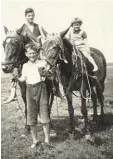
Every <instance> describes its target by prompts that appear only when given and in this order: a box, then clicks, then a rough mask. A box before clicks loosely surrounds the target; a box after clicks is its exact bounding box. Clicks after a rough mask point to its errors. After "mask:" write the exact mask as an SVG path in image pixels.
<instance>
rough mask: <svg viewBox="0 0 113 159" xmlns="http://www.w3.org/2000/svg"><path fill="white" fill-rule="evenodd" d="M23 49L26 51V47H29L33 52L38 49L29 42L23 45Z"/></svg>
mask: <svg viewBox="0 0 113 159" xmlns="http://www.w3.org/2000/svg"><path fill="white" fill-rule="evenodd" d="M25 49H26V51H28V49H31V50H33V51H35V52H37V51H38V50H37V48H36V46H35V45H34V44H31V43H29V44H27V45H25Z"/></svg>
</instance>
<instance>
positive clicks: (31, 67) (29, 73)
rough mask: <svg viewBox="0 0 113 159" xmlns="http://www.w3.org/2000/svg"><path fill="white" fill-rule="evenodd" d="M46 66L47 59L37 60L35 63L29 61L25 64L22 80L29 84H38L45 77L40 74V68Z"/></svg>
mask: <svg viewBox="0 0 113 159" xmlns="http://www.w3.org/2000/svg"><path fill="white" fill-rule="evenodd" d="M45 66H46V61H45V60H36V61H35V62H34V63H31V62H30V61H28V62H27V63H25V64H24V65H23V68H22V76H21V77H20V78H19V80H20V81H26V83H27V84H36V83H38V82H40V81H42V80H45V78H43V79H42V77H41V76H40V74H39V71H38V69H39V68H41V67H45Z"/></svg>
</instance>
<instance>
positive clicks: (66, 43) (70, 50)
mask: <svg viewBox="0 0 113 159" xmlns="http://www.w3.org/2000/svg"><path fill="white" fill-rule="evenodd" d="M63 44H64V46H65V48H67V49H68V50H69V52H70V53H72V50H73V46H72V44H71V43H70V41H69V40H68V39H67V38H63Z"/></svg>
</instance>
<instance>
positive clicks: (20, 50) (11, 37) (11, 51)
mask: <svg viewBox="0 0 113 159" xmlns="http://www.w3.org/2000/svg"><path fill="white" fill-rule="evenodd" d="M3 47H4V53H5V61H4V62H3V63H2V70H3V71H4V72H5V73H11V72H12V71H13V68H14V67H15V66H17V65H18V64H19V62H20V61H21V60H23V59H24V58H25V54H24V52H25V49H24V40H23V37H21V36H19V35H15V34H14V33H11V32H10V33H8V34H7V37H6V39H5V41H4V42H3Z"/></svg>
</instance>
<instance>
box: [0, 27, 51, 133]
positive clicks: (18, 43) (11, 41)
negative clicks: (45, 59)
mask: <svg viewBox="0 0 113 159" xmlns="http://www.w3.org/2000/svg"><path fill="white" fill-rule="evenodd" d="M7 32H8V30H7ZM7 32H6V34H7V36H6V39H5V41H4V42H3V47H4V52H5V61H4V62H2V70H3V72H4V73H12V74H16V75H18V76H20V75H21V70H22V66H23V64H24V63H26V62H27V61H28V58H27V57H26V56H25V45H26V44H27V43H29V40H30V39H29V37H27V36H26V37H24V36H23V35H15V34H13V33H10V34H8V33H7ZM13 80H14V81H15V79H13ZM18 84H19V86H20V91H21V95H22V99H23V101H24V103H25V118H26V125H25V128H26V132H29V131H30V127H29V126H28V125H27V105H26V84H25V82H22V83H21V82H18ZM46 85H47V92H48V103H49V106H48V109H49V110H50V108H51V107H52V104H53V100H54V93H53V89H52V81H51V80H49V79H46ZM12 94H14V93H12ZM13 97H14V96H13ZM13 97H12V98H11V100H12V99H13ZM8 102H10V101H9V100H8ZM49 116H50V111H49ZM50 126H51V129H52V127H53V126H52V123H51V122H50Z"/></svg>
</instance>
